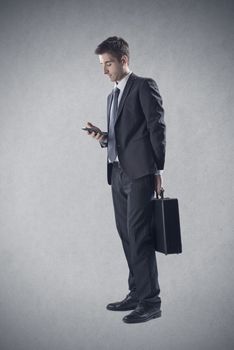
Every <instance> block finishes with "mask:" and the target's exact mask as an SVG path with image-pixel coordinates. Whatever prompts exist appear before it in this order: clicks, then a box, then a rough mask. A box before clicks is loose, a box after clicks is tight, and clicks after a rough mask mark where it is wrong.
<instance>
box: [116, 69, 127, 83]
mask: <svg viewBox="0 0 234 350" xmlns="http://www.w3.org/2000/svg"><path fill="white" fill-rule="evenodd" d="M129 73H130V69H128V70H126V71H125V72H123V75H122V76H121V78H120V79H119V80H118V81H116V83H117V82H119V81H121V80H122V79H123V78H125V77H126V75H128V74H129Z"/></svg>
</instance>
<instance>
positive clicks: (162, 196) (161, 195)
mask: <svg viewBox="0 0 234 350" xmlns="http://www.w3.org/2000/svg"><path fill="white" fill-rule="evenodd" d="M164 191H165V190H164V188H162V189H161V191H160V197H161V199H164V193H163V192H164ZM156 198H157V199H159V198H158V193H157V192H156Z"/></svg>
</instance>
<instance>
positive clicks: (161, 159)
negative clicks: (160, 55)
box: [139, 78, 166, 170]
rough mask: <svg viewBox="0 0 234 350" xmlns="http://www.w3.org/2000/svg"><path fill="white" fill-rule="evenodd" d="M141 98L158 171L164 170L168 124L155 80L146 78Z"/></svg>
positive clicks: (142, 86) (140, 93)
mask: <svg viewBox="0 0 234 350" xmlns="http://www.w3.org/2000/svg"><path fill="white" fill-rule="evenodd" d="M139 98H140V103H141V106H142V110H143V112H144V115H145V118H146V122H147V129H148V131H149V134H150V142H151V145H152V149H153V153H154V159H155V163H156V165H157V169H158V170H163V169H164V163H165V154H166V124H165V122H164V109H163V106H162V98H161V96H160V93H159V90H158V86H157V84H156V82H155V81H154V80H153V79H150V78H146V79H145V80H144V81H143V83H142V84H141V87H140V91H139Z"/></svg>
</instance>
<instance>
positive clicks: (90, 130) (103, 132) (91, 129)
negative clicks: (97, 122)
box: [82, 127, 107, 136]
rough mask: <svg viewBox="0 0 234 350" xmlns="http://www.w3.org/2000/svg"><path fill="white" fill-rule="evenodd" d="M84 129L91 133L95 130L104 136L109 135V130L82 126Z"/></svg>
mask: <svg viewBox="0 0 234 350" xmlns="http://www.w3.org/2000/svg"><path fill="white" fill-rule="evenodd" d="M82 130H84V131H88V132H89V133H91V132H95V134H97V133H98V132H99V133H100V134H101V135H103V136H107V132H106V131H101V132H100V131H98V130H97V129H96V128H95V127H90V128H82Z"/></svg>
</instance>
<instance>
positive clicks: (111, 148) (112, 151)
mask: <svg viewBox="0 0 234 350" xmlns="http://www.w3.org/2000/svg"><path fill="white" fill-rule="evenodd" d="M119 93H120V89H118V88H117V87H116V88H115V89H114V90H113V99H112V103H113V108H112V109H111V112H112V113H111V115H110V123H109V132H108V148H107V152H108V158H109V160H110V161H111V162H113V161H114V160H115V158H116V157H117V151H116V140H115V128H114V127H115V122H116V119H117V113H118V96H119Z"/></svg>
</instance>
